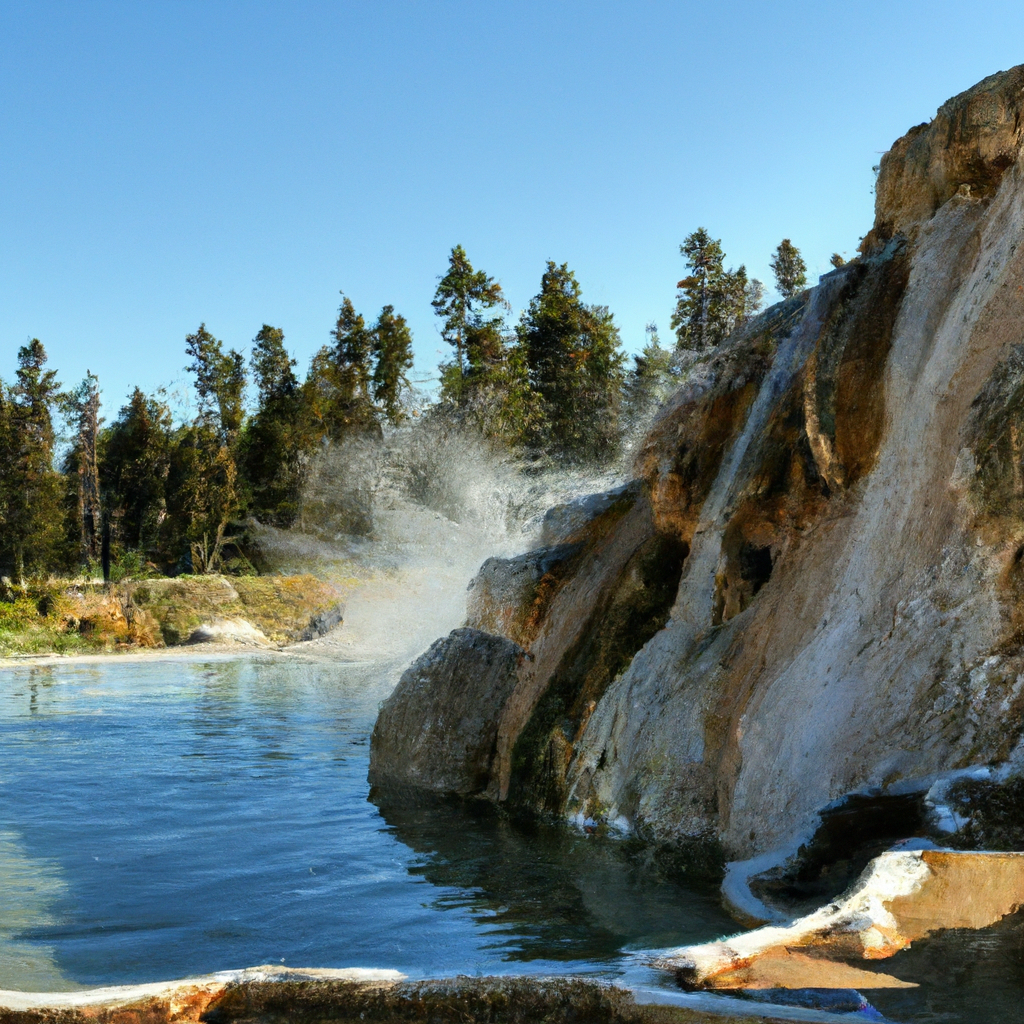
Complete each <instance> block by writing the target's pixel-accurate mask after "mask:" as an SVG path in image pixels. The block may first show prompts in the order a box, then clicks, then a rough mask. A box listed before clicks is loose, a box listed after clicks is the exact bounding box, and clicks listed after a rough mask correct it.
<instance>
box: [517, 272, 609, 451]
mask: <svg viewBox="0 0 1024 1024" xmlns="http://www.w3.org/2000/svg"><path fill="white" fill-rule="evenodd" d="M518 334H519V343H520V345H521V346H522V348H523V351H524V354H525V357H526V359H525V361H526V364H527V367H528V375H529V376H528V379H529V384H530V389H531V391H532V392H534V393H535V394H536V395H537V399H538V404H539V413H540V416H539V417H538V422H539V426H540V429H539V431H538V432H537V434H536V435H535V438H536V443H538V444H539V445H540V446H541V447H543V448H546V449H548V450H550V451H551V452H552V454H554V455H556V456H557V457H560V458H562V459H568V460H577V459H594V458H599V457H602V456H607V455H609V454H610V453H611V451H612V449H613V447H614V445H615V442H616V438H617V433H618V407H619V399H620V395H621V388H622V361H623V356H622V352H621V351H620V342H619V331H618V328H617V327H616V326H615V322H614V319H613V317H612V315H611V313H609V312H608V309H607V307H605V306H588V305H586V304H584V303H583V302H582V301H581V299H580V286H579V283H578V282H577V281H576V277H575V275H574V274H573V273H572V271H570V270H569V267H568V265H567V264H565V263H563V264H562V265H561V266H558V265H557V264H555V263H553V262H552V261H550V260H549V261H548V264H547V270H546V271H545V272H544V275H543V277H542V278H541V290H540V292H539V293H538V294H537V295H535V296H534V298H533V299H532V300H531V301H530V305H529V308H528V309H527V310H526V311H525V312H524V313H523V317H522V319H521V321H520V323H519V327H518Z"/></svg>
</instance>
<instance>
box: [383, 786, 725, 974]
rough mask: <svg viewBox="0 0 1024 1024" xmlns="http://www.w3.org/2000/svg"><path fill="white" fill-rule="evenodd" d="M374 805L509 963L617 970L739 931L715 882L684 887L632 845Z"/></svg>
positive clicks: (461, 808)
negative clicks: (582, 963) (629, 952)
mask: <svg viewBox="0 0 1024 1024" xmlns="http://www.w3.org/2000/svg"><path fill="white" fill-rule="evenodd" d="M375 799H377V800H378V801H379V806H380V809H381V814H382V816H383V817H384V820H385V821H386V822H387V824H388V827H389V828H390V830H391V831H392V833H393V834H394V836H395V837H396V838H397V839H399V840H400V841H401V842H402V843H404V844H405V845H406V846H408V847H410V848H411V849H412V850H415V851H416V852H417V853H418V854H420V855H421V856H420V857H419V859H418V860H417V861H416V862H415V863H414V865H412V866H411V867H410V871H411V872H412V873H413V874H417V875H420V876H422V877H423V878H425V879H426V880H427V881H429V882H430V883H431V884H433V885H435V886H438V887H440V888H442V889H443V890H444V891H443V892H442V893H441V894H439V895H438V896H436V897H435V899H434V900H433V902H432V904H431V905H432V906H434V907H436V908H438V909H447V908H451V907H465V908H467V909H469V910H470V912H471V913H472V914H473V915H474V917H475V918H476V919H477V920H478V921H479V922H480V923H481V924H482V925H484V926H485V927H486V928H487V929H488V932H489V934H490V943H489V944H490V947H491V948H492V949H494V950H495V951H500V952H501V954H502V956H503V957H504V958H505V959H508V960H511V961H532V960H552V961H573V960H588V961H592V962H602V963H608V962H611V961H612V960H615V959H617V958H618V957H620V956H621V954H622V951H623V950H624V949H626V948H655V947H660V946H668V945H682V944H684V943H687V942H700V941H704V940H706V939H707V938H709V937H711V936H713V935H717V934H724V933H727V932H730V931H734V930H735V923H734V922H733V921H732V919H731V918H729V917H728V916H727V915H726V914H725V912H724V911H723V910H722V907H721V901H720V898H719V895H718V888H717V884H716V883H715V882H714V881H713V880H708V879H699V880H697V881H695V882H694V883H688V882H686V881H684V880H681V879H680V878H679V877H677V876H676V875H675V872H672V871H670V870H667V869H665V868H663V867H662V866H661V865H659V864H658V863H657V862H656V861H654V860H653V859H652V858H651V857H650V856H648V855H645V853H644V851H642V850H640V849H639V848H638V847H637V846H636V845H634V844H632V843H628V842H624V841H621V840H618V841H616V840H609V839H605V838H601V837H598V836H588V835H584V834H582V833H576V832H574V831H571V830H569V829H567V828H565V827H562V826H557V825H550V824H544V823H532V824H526V823H522V822H517V823H512V822H510V821H509V820H508V819H507V818H505V817H504V816H501V815H499V814H497V813H495V812H494V811H493V810H491V809H490V808H489V807H487V806H486V805H481V806H473V805H469V806H467V805H464V804H456V803H444V802H437V803H432V804H430V805H426V806H425V805H423V804H420V805H419V806H417V805H415V804H413V803H411V802H409V800H408V799H407V798H401V797H394V796H389V795H386V794H375Z"/></svg>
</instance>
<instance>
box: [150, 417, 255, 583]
mask: <svg viewBox="0 0 1024 1024" xmlns="http://www.w3.org/2000/svg"><path fill="white" fill-rule="evenodd" d="M237 485H238V472H237V468H236V466H235V460H234V457H233V456H232V453H231V451H230V450H229V448H228V446H227V444H226V443H225V441H224V439H223V438H222V437H221V436H220V433H219V431H218V430H217V429H216V428H215V427H214V426H213V425H212V424H211V423H209V422H207V421H204V420H203V419H199V420H197V421H196V422H195V423H193V424H191V425H190V426H186V427H182V428H180V429H179V430H178V431H177V432H176V433H175V436H174V439H173V442H172V444H171V452H170V467H169V471H168V477H167V492H166V496H167V512H168V516H169V518H170V520H171V524H172V530H173V534H172V537H171V539H172V541H176V542H177V543H176V544H173V546H174V547H176V548H179V549H180V548H181V547H186V549H187V552H188V557H189V561H190V563H191V569H192V571H193V572H195V573H205V572H214V571H216V570H217V569H218V568H219V567H220V565H221V562H222V555H223V551H224V546H225V544H227V543H228V542H229V541H230V540H232V539H233V538H231V537H229V536H228V533H227V531H228V527H229V526H230V524H231V523H232V521H233V520H235V519H236V518H237V517H238V516H239V514H240V512H241V507H240V502H239V495H238V486H237Z"/></svg>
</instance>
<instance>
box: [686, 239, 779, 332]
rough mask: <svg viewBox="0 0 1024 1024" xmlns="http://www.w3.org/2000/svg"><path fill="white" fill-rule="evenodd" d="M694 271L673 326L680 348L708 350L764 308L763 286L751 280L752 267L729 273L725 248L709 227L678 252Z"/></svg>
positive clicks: (687, 280) (688, 279) (687, 283)
mask: <svg viewBox="0 0 1024 1024" xmlns="http://www.w3.org/2000/svg"><path fill="white" fill-rule="evenodd" d="M679 251H680V253H681V254H682V255H683V257H684V258H685V259H686V265H687V267H688V268H689V270H690V271H691V274H690V275H689V276H688V277H685V278H684V279H683V280H682V281H680V282H679V284H678V286H677V287H678V288H679V294H678V296H677V297H676V308H675V311H674V312H673V314H672V320H671V327H672V329H673V330H674V331H675V333H676V340H677V345H678V347H679V348H690V349H697V350H698V351H703V350H705V349H708V348H713V347H714V346H716V345H719V344H721V343H722V342H723V341H724V340H725V339H726V338H727V337H728V336H729V335H730V334H731V333H732V332H733V331H734V330H735V329H736V328H737V327H739V326H740V324H742V323H743V322H744V321H745V320H747V319H748V318H749V317H751V316H752V315H753V314H754V313H756V312H757V310H758V309H759V308H760V306H761V303H762V301H763V297H764V285H762V284H761V282H760V281H758V280H757V279H756V278H755V279H752V280H751V279H749V278H748V277H747V268H746V267H745V266H741V267H740V268H739V270H726V269H725V267H724V265H723V263H724V260H725V253H724V252H723V251H722V243H721V242H720V241H717V240H716V239H713V238H712V237H711V235H710V234H708V231H707V229H706V228H698V229H697V230H696V231H694V232H693V233H692V234H691V235H688V236H687V238H686V240H685V241H684V242H683V244H682V245H681V246H680V247H679Z"/></svg>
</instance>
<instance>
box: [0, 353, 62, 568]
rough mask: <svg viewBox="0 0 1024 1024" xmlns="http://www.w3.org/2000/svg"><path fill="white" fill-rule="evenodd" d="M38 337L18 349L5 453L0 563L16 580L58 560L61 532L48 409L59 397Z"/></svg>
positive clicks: (54, 375) (59, 484) (58, 486)
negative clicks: (8, 442) (4, 500)
mask: <svg viewBox="0 0 1024 1024" xmlns="http://www.w3.org/2000/svg"><path fill="white" fill-rule="evenodd" d="M45 365H46V350H45V349H44V348H43V345H42V343H41V342H40V341H39V339H38V338H33V339H32V341H30V342H29V344H28V345H24V346H22V347H21V348H20V349H19V350H18V369H17V372H16V377H17V383H16V384H15V385H14V387H13V388H11V389H10V392H9V394H10V406H9V412H8V414H7V415H8V417H9V428H8V429H9V432H10V444H9V447H8V449H7V452H6V455H5V460H4V462H5V466H4V468H5V473H4V476H5V477H6V481H5V487H4V491H5V492H6V503H7V508H6V520H5V523H4V530H3V534H2V537H0V564H2V565H3V568H4V569H5V570H7V571H8V572H9V573H12V574H13V575H14V576H15V577H16V578H17V579H18V580H19V581H21V582H24V579H25V573H26V572H47V571H49V570H50V569H51V568H53V567H54V566H55V564H56V563H57V562H58V561H59V549H60V546H61V541H62V538H63V536H64V510H63V507H62V502H61V493H62V481H61V478H60V475H59V474H58V473H56V472H55V471H54V468H53V448H54V440H55V437H54V429H53V417H52V410H53V408H54V406H55V405H56V404H57V403H58V401H59V400H60V397H61V395H60V385H59V384H58V382H57V373H56V371H55V370H47V369H44V367H45Z"/></svg>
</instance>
